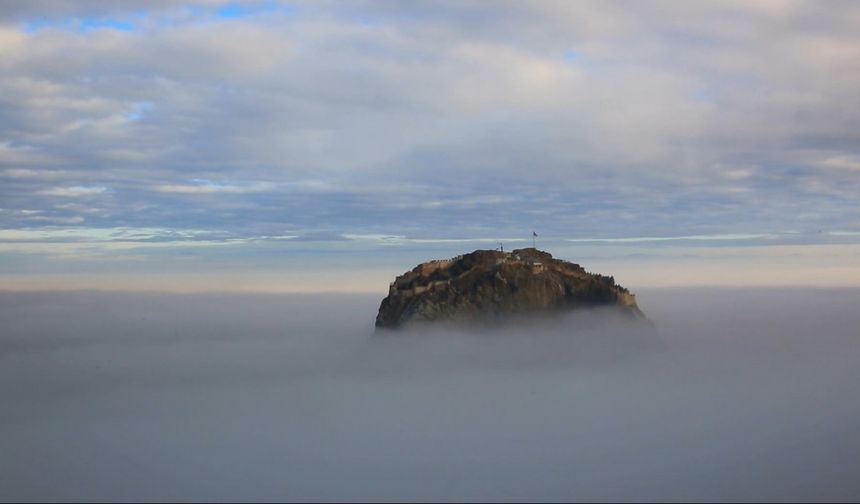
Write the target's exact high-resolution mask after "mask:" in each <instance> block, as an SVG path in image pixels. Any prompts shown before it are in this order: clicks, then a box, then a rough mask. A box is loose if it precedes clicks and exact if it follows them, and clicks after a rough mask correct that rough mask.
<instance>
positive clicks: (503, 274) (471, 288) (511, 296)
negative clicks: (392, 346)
mask: <svg viewBox="0 0 860 504" xmlns="http://www.w3.org/2000/svg"><path fill="white" fill-rule="evenodd" d="M596 306H608V307H612V308H614V309H617V310H618V311H619V312H621V313H623V314H624V315H626V316H630V317H633V318H643V319H644V315H643V314H642V312H641V311H640V310H639V307H638V306H637V305H636V297H635V296H634V295H633V294H632V293H631V292H630V291H628V290H627V289H625V288H624V287H621V286H620V285H616V283H615V279H614V278H613V277H611V276H604V275H599V274H595V273H589V272H587V271H585V269H584V268H582V267H581V266H580V265H578V264H574V263H570V262H567V261H562V260H558V259H554V258H553V257H552V255H550V254H549V253H547V252H544V251H541V250H538V249H536V248H524V249H518V250H514V251H512V252H502V251H501V250H476V251H474V252H472V253H469V254H465V255H460V256H457V257H454V258H451V259H445V260H435V261H429V262H426V263H423V264H419V265H418V266H416V267H415V268H413V269H412V270H411V271H408V272H406V273H404V274H403V275H400V276H399V277H397V279H395V281H394V282H392V283H391V285H390V287H389V290H388V296H387V297H386V298H385V299H383V300H382V304H381V305H380V307H379V313H378V315H377V317H376V327H377V328H386V329H395V328H400V327H404V326H407V325H411V324H420V323H428V322H435V321H449V322H468V323H475V322H477V323H482V324H493V323H499V322H502V321H505V320H509V319H510V318H513V317H520V316H527V315H528V316H533V315H550V314H553V313H559V312H564V311H567V310H571V309H576V308H582V307H596Z"/></svg>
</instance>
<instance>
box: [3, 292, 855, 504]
mask: <svg viewBox="0 0 860 504" xmlns="http://www.w3.org/2000/svg"><path fill="white" fill-rule="evenodd" d="M637 294H638V300H639V304H640V306H641V308H642V310H643V311H644V312H645V314H646V315H647V316H648V317H649V319H650V320H651V321H652V322H653V324H654V326H655V327H656V329H657V332H658V334H659V338H660V343H661V344H659V345H651V344H649V345H645V347H646V348H645V349H642V350H640V349H636V350H631V351H629V352H626V351H624V349H625V348H627V347H628V346H627V345H626V344H625V342H629V341H630V340H631V339H632V340H636V333H635V331H637V330H640V329H635V328H631V327H629V326H626V325H619V324H618V323H617V322H612V321H610V320H606V319H607V316H606V314H604V313H582V314H580V315H577V316H575V317H571V318H569V319H567V320H565V324H566V325H564V326H561V327H564V328H565V329H564V331H566V332H568V333H570V334H562V333H561V332H562V330H561V329H559V326H552V325H539V326H534V327H529V326H519V327H517V328H516V329H511V330H507V331H505V332H504V333H501V334H493V333H483V334H468V333H465V332H458V333H443V332H440V331H436V332H433V333H424V334H414V335H408V336H403V337H401V336H398V335H393V336H392V335H389V336H385V337H373V319H374V316H375V314H376V309H377V308H378V306H379V298H378V297H374V296H346V295H343V296H338V295H319V296H291V295H250V294H248V295H228V294H223V295H215V294H211V295H202V294H197V295H188V296H184V295H165V294H116V293H100V292H66V293H9V292H5V293H0V320H2V329H0V500H3V501H11V500H58V499H62V500H155V501H168V500H218V501H230V500H291V501H292V500H315V501H319V500H365V501H368V500H384V501H385V500H424V501H427V500H467V501H475V500H637V501H642V500H649V501H652V500H673V501H679V500H686V499H694V500H843V501H856V500H857V499H858V498H860V478H858V477H857V475H858V474H860V437H858V435H857V426H858V425H860V401H858V400H857V398H858V394H857V385H858V383H860V334H859V333H860V329H858V328H860V309H858V307H860V290H857V289H830V290H822V289H818V290H816V289H805V288H804V289H801V288H798V289H793V290H792V289H788V290H786V289H745V290H742V289H710V290H706V289H689V290H649V291H638V292H637ZM604 323H609V324H610V325H608V326H607V325H603V324H604ZM583 326H585V327H588V329H587V330H584V331H581V332H580V334H578V335H574V333H576V332H577V331H576V328H577V327H583ZM641 330H642V331H643V334H642V338H643V341H644V339H645V338H653V336H654V335H653V334H646V333H648V332H649V331H648V328H647V327H646V328H642V329H641ZM631 331H632V333H631ZM620 333H623V334H621V335H620V337H618V336H619V334H620ZM594 340H600V341H608V340H611V343H609V344H607V345H602V344H596V343H595V342H594ZM651 341H653V340H651ZM633 346H635V345H633ZM631 348H632V346H631Z"/></svg>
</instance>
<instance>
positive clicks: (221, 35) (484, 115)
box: [0, 1, 860, 243]
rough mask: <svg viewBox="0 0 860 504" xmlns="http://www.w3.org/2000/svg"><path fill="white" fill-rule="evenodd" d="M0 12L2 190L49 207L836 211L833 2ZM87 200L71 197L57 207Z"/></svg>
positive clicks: (14, 6)
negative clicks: (128, 25)
mask: <svg viewBox="0 0 860 504" xmlns="http://www.w3.org/2000/svg"><path fill="white" fill-rule="evenodd" d="M222 8H226V9H227V10H226V11H225V10H222ZM219 12H221V14H219ZM231 13H235V14H239V15H231ZM249 13H250V14H249ZM245 14H249V15H245ZM0 16H3V17H5V19H7V22H6V24H4V25H2V26H0V41H2V43H0V53H2V57H0V117H2V118H3V119H2V120H0V138H4V141H3V143H2V144H0V177H2V178H3V183H2V186H0V206H2V207H3V208H8V209H11V210H20V209H38V210H42V211H44V212H46V214H45V215H46V216H47V217H50V218H52V219H55V220H56V222H61V221H66V222H69V223H72V222H74V221H78V222H79V221H80V219H85V221H86V223H87V225H94V226H102V227H108V228H113V227H120V226H130V227H132V226H133V227H165V226H167V225H168V223H169V225H170V226H176V227H180V228H202V229H208V230H210V231H213V232H215V231H218V232H225V233H244V232H247V233H249V234H251V235H257V236H266V235H278V234H280V233H282V232H283V231H284V230H285V229H287V230H289V233H291V234H297V235H300V234H301V232H308V231H313V232H317V233H324V234H326V235H329V236H339V235H344V234H365V235H385V236H404V237H410V238H413V239H432V240H465V239H483V240H485V241H486V242H490V241H492V240H495V238H494V237H498V236H520V235H522V234H524V233H523V231H524V230H525V232H526V233H527V232H528V230H531V229H536V228H538V229H540V230H541V231H542V232H543V233H542V234H545V235H547V236H567V237H571V238H579V237H583V238H585V237H600V236H608V237H613V236H614V237H636V236H645V237H647V236H652V237H668V236H717V235H760V234H766V233H767V232H769V231H768V230H773V229H788V228H799V229H801V230H802V231H805V232H812V231H817V230H819V229H839V228H851V227H852V226H853V225H854V224H855V223H856V222H857V221H858V220H860V214H858V210H857V206H856V204H855V201H854V200H855V199H856V194H857V193H858V191H860V179H858V178H857V177H856V176H855V174H856V169H855V167H854V164H856V163H855V162H856V160H857V159H858V156H860V153H858V152H857V145H860V137H858V136H857V133H856V132H857V131H860V108H858V105H857V100H856V98H855V95H856V89H857V88H860V68H858V64H857V61H860V57H856V56H857V55H858V54H860V40H858V38H857V36H856V30H855V26H856V23H855V21H856V20H857V19H860V14H858V8H857V7H856V6H854V5H853V4H851V3H840V4H837V5H835V6H829V7H828V8H827V9H824V8H821V7H820V6H818V5H817V4H815V3H806V2H796V3H794V2H790V3H786V4H779V5H778V6H772V5H770V4H768V5H766V6H765V5H754V6H753V5H744V4H740V3H725V4H716V3H707V4H695V5H684V6H678V7H676V8H673V9H671V12H669V11H667V10H666V9H665V8H664V7H663V4H659V3H650V2H642V3H637V5H636V6H632V7H631V6H627V5H626V4H619V3H613V2H596V3H589V2H577V3H575V4H566V3H545V4H544V3H537V4H530V3H524V4H522V3H507V2H501V3H498V4H494V5H493V6H492V7H488V6H482V5H481V4H472V3H467V4H460V5H458V4H454V3H431V4H426V5H423V4H422V5H415V4H396V3H378V2H371V3H362V2H356V3H349V4H343V3H302V2H299V3H297V4H290V5H288V6H287V7H284V5H282V4H280V3H271V2H250V3H247V4H234V3H225V2H194V3H192V4H183V3H177V2H168V1H165V2H156V3H146V4H143V3H123V4H121V5H118V4H114V3H107V2H82V3H76V2H50V1H45V2H33V3H31V2H9V3H4V6H3V7H2V8H0ZM132 18H133V19H132ZM40 20H41V21H44V23H45V25H44V27H42V28H39V29H35V30H28V29H27V26H28V23H34V22H41V21H40ZM69 20H71V21H72V23H71V24H68V23H67V21H69ZM87 20H91V21H92V22H91V23H90V24H91V26H92V29H87V30H81V29H80V28H81V26H80V25H81V23H86V22H88V21H87ZM111 20H116V21H117V22H126V21H129V20H131V21H129V22H132V24H133V27H132V29H114V28H111V27H110V26H106V27H101V25H99V23H102V24H108V25H109V24H110V22H111ZM571 54H575V55H576V57H575V58H571V57H570V55H571ZM96 188H105V191H103V192H101V193H96V192H95V191H96V190H97V189H96ZM107 188H109V190H107ZM207 195H211V196H218V197H204V196H207ZM85 196H87V197H89V198H88V203H89V202H92V205H88V208H90V209H91V210H90V211H89V213H87V214H85V213H83V212H82V211H80V209H74V208H69V207H66V208H61V207H59V205H61V204H62V203H63V201H64V200H67V199H71V198H75V197H76V199H85V198H84V197H85ZM799 208H800V209H803V210H802V211H797V209H799ZM93 210H94V211H93ZM0 219H2V221H0V224H2V225H3V226H4V227H11V228H20V227H27V226H32V225H33V221H32V220H27V219H25V218H24V216H23V215H22V214H19V213H15V212H7V213H4V214H2V215H0ZM45 225H49V222H48V221H45ZM294 231H295V233H294ZM365 242H368V241H367V240H365ZM389 242H390V240H389ZM332 243H334V242H332ZM368 243H369V242H368ZM377 243H382V242H380V241H377Z"/></svg>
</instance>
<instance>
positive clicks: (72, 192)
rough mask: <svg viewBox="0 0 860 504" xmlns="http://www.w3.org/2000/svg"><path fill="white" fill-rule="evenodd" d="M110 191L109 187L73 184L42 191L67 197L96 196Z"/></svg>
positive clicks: (50, 194)
mask: <svg viewBox="0 0 860 504" xmlns="http://www.w3.org/2000/svg"><path fill="white" fill-rule="evenodd" d="M107 191H108V188H107V187H83V186H73V187H52V188H50V189H45V190H43V191H41V192H40V194H43V195H45V196H60V197H67V198H83V197H87V196H96V195H99V194H104V193H106V192H107Z"/></svg>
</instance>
